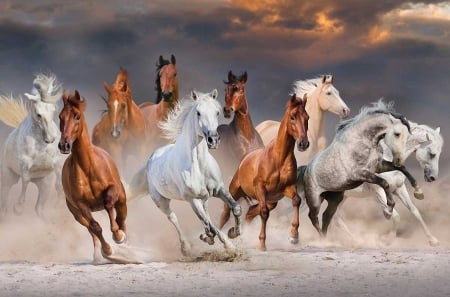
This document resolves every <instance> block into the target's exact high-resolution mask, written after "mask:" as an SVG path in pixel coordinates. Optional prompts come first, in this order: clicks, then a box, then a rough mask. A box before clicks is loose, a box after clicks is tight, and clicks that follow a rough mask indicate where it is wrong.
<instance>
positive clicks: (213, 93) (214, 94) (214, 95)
mask: <svg viewBox="0 0 450 297" xmlns="http://www.w3.org/2000/svg"><path fill="white" fill-rule="evenodd" d="M211 96H212V97H213V99H217V89H214V90H212V92H211Z"/></svg>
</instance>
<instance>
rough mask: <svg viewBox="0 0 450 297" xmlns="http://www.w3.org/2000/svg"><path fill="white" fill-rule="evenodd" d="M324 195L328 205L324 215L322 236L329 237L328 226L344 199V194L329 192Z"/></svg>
mask: <svg viewBox="0 0 450 297" xmlns="http://www.w3.org/2000/svg"><path fill="white" fill-rule="evenodd" d="M324 195H325V199H326V200H327V202H328V205H327V208H326V209H325V211H324V212H323V215H322V234H323V235H324V236H327V231H328V226H329V225H330V222H331V219H332V218H333V215H334V213H335V212H336V210H337V208H338V206H339V204H340V203H341V202H342V199H344V192H328V193H326V194H324Z"/></svg>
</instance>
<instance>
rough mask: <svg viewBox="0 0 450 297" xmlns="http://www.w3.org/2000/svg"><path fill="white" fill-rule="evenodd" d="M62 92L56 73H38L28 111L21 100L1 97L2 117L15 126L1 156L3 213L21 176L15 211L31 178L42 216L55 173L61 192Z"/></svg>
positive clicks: (57, 187)
mask: <svg viewBox="0 0 450 297" xmlns="http://www.w3.org/2000/svg"><path fill="white" fill-rule="evenodd" d="M61 94H62V89H61V85H60V84H59V83H58V81H57V79H56V77H55V76H54V75H44V74H38V75H37V76H36V78H35V79H34V81H33V89H32V91H31V94H28V93H25V96H26V97H27V98H28V104H27V106H28V111H27V110H26V109H25V106H24V104H23V102H22V100H16V99H14V98H8V97H1V98H0V110H1V112H0V120H1V121H3V122H5V123H6V124H8V125H10V126H12V127H14V128H15V129H14V130H13V131H12V132H11V133H10V134H9V136H8V138H7V139H6V143H5V148H4V151H3V160H2V165H1V166H2V171H1V172H2V178H1V180H2V185H1V187H2V188H1V209H0V215H1V216H4V215H5V214H6V213H7V211H8V196H9V190H10V189H11V187H12V186H13V185H14V184H15V183H17V181H18V180H19V178H21V179H22V190H21V193H20V196H19V199H18V200H17V202H16V203H15V205H14V211H15V213H16V214H20V213H22V211H23V204H24V202H25V192H26V190H27V186H28V184H29V183H30V182H32V183H35V184H36V186H37V187H38V191H39V194H38V199H37V202H36V206H35V211H36V213H37V214H38V216H39V217H41V218H42V217H43V208H44V204H45V202H46V200H47V199H48V197H49V196H50V195H51V189H52V187H53V184H52V183H53V181H52V178H53V173H55V174H56V176H57V177H56V189H57V191H58V193H59V192H62V189H61V182H60V180H61V179H60V178H59V177H60V174H61V167H62V162H63V159H62V158H61V155H60V154H59V153H58V146H57V145H56V142H55V140H56V139H57V138H58V137H59V132H58V127H57V125H56V123H55V121H54V113H55V111H56V104H57V102H58V100H59V99H60V97H61Z"/></svg>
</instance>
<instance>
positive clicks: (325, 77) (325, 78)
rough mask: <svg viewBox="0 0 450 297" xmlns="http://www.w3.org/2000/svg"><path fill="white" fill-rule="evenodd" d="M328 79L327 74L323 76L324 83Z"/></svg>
mask: <svg viewBox="0 0 450 297" xmlns="http://www.w3.org/2000/svg"><path fill="white" fill-rule="evenodd" d="M326 81H327V76H326V75H324V76H323V77H322V83H323V84H324V83H325V82H326Z"/></svg>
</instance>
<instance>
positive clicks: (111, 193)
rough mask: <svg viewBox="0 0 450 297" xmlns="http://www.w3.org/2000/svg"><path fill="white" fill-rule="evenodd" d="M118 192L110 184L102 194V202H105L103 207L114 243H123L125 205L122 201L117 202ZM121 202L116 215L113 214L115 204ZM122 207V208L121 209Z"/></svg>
mask: <svg viewBox="0 0 450 297" xmlns="http://www.w3.org/2000/svg"><path fill="white" fill-rule="evenodd" d="M118 196H119V194H118V192H117V187H116V186H110V187H109V188H108V189H107V190H106V191H105V194H104V198H103V199H104V203H105V209H106V211H107V212H108V217H109V223H110V226H111V232H112V234H113V240H114V241H115V242H116V243H119V244H120V243H123V242H125V240H126V238H127V236H126V234H125V230H124V228H125V218H126V212H127V209H126V205H123V203H121V202H119V199H118ZM117 204H121V205H120V207H119V210H120V211H117V215H115V210H116V209H117V208H115V207H116V205H117ZM123 208H124V209H123Z"/></svg>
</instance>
